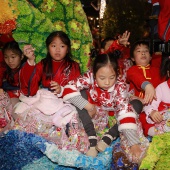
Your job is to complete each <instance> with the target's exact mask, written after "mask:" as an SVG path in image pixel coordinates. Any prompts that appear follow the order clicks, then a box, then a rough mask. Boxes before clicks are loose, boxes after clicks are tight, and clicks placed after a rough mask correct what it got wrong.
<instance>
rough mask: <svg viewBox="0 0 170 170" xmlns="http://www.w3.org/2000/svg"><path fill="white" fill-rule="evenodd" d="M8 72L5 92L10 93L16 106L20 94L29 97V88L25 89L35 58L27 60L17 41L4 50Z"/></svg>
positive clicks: (8, 44) (6, 46) (5, 76)
mask: <svg viewBox="0 0 170 170" xmlns="http://www.w3.org/2000/svg"><path fill="white" fill-rule="evenodd" d="M2 53H3V56H4V61H5V63H6V71H5V75H4V78H3V86H2V88H3V90H4V91H6V92H7V93H8V95H9V96H10V98H11V102H12V105H13V106H14V105H15V104H16V103H17V102H18V101H19V99H18V98H19V96H20V93H23V94H24V95H28V93H29V87H28V86H27V88H24V87H25V84H28V82H29V81H30V77H31V74H32V73H33V70H34V67H35V66H34V65H35V61H34V60H35V56H34V55H32V56H30V57H29V58H26V57H25V56H24V55H23V53H22V50H21V49H20V48H19V45H18V43H17V42H16V41H11V42H8V43H6V44H5V45H4V47H3V49H2Z"/></svg>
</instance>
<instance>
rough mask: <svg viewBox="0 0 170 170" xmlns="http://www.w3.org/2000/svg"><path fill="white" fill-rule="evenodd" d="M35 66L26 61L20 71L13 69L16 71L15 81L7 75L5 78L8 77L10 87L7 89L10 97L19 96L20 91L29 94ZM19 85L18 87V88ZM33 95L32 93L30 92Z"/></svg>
mask: <svg viewBox="0 0 170 170" xmlns="http://www.w3.org/2000/svg"><path fill="white" fill-rule="evenodd" d="M34 68H35V66H31V65H29V64H28V62H25V63H24V64H23V65H22V66H21V69H20V70H19V71H17V70H16V69H14V70H13V72H14V81H13V82H10V81H9V76H8V75H6V76H5V77H4V79H6V82H8V84H9V87H10V89H9V87H8V88H7V87H6V88H7V89H6V90H5V91H7V93H8V94H9V96H10V98H18V97H19V96H20V93H22V94H24V95H28V94H29V88H30V86H31V83H30V86H29V85H28V84H29V83H28V82H29V81H30V77H31V75H32V73H33V70H34ZM17 87H18V89H16V88H17ZM11 89H13V90H11ZM30 95H31V94H30Z"/></svg>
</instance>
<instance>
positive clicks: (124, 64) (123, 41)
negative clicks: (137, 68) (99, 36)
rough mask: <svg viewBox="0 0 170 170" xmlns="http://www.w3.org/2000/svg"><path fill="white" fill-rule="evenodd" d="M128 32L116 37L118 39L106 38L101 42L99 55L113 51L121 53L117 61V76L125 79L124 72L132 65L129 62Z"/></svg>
mask: <svg viewBox="0 0 170 170" xmlns="http://www.w3.org/2000/svg"><path fill="white" fill-rule="evenodd" d="M129 36H130V32H128V31H125V32H124V33H123V34H122V36H118V39H117V40H115V39H114V38H111V37H108V38H106V39H104V40H103V41H102V42H101V53H111V52H114V51H115V50H120V51H121V57H120V58H119V59H118V65H119V74H120V75H121V76H122V77H123V78H124V79H126V72H127V70H128V69H129V68H130V67H131V65H132V63H131V61H130V60H129V57H130V48H129V47H127V45H129V42H128V39H129Z"/></svg>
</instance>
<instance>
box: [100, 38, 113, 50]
mask: <svg viewBox="0 0 170 170" xmlns="http://www.w3.org/2000/svg"><path fill="white" fill-rule="evenodd" d="M113 41H114V40H109V41H108V42H107V43H106V45H105V47H104V48H102V49H101V52H105V51H107V50H108V49H109V47H110V46H111V45H112V44H113Z"/></svg>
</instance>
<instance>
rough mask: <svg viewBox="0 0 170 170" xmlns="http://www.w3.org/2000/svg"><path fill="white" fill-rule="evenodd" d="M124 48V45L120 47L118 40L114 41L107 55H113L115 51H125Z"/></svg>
mask: <svg viewBox="0 0 170 170" xmlns="http://www.w3.org/2000/svg"><path fill="white" fill-rule="evenodd" d="M124 48H125V47H124V46H123V45H120V44H119V43H118V40H115V41H113V43H112V44H111V46H110V47H109V49H108V50H107V51H106V52H105V53H112V52H113V51H115V50H120V51H122V50H124Z"/></svg>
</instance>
